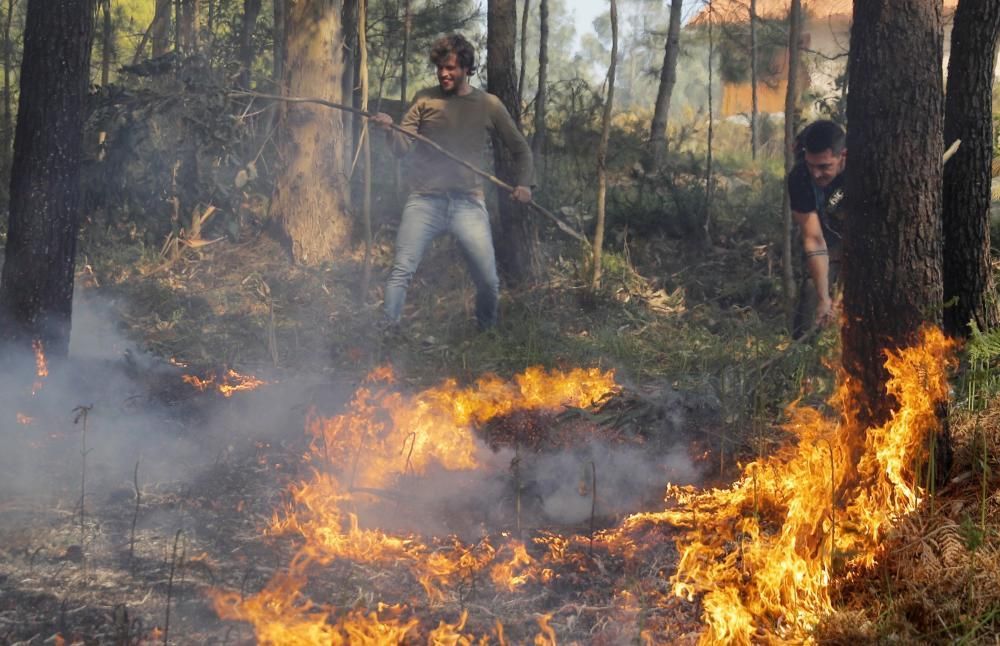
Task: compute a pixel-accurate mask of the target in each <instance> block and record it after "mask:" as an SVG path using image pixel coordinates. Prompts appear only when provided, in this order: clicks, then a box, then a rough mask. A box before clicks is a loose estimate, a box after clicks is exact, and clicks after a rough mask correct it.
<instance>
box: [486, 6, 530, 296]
mask: <svg viewBox="0 0 1000 646" xmlns="http://www.w3.org/2000/svg"><path fill="white" fill-rule="evenodd" d="M515 2H516V0H489V4H488V7H487V34H486V49H487V55H486V77H487V87H488V90H489V92H490V93H492V94H495V95H496V96H497V97H498V98H499V99H500V101H501V102H502V103H503V104H504V106H505V107H506V108H507V111H508V112H510V116H511V117H512V118H513V119H514V123H516V124H520V123H521V110H520V108H521V106H520V105H519V103H518V100H517V76H516V74H515V69H516V68H515V61H516V57H515V53H516V51H517V6H516V4H515ZM494 143H495V145H494V153H495V156H494V161H495V165H496V174H497V176H498V177H499V178H500V179H502V180H503V181H505V182H507V183H508V184H510V183H516V182H514V179H513V178H514V173H513V169H512V164H513V160H512V159H511V155H510V152H509V151H508V150H507V149H506V148H505V147H504V146H503V145H502V144H500V143H499V142H494ZM497 208H498V210H499V211H500V217H499V230H500V234H499V235H497V236H495V237H494V243H495V245H496V248H497V266H498V269H499V271H500V273H501V274H502V275H503V277H504V278H505V279H506V281H507V283H508V284H510V285H514V286H516V285H522V284H530V283H533V282H537V281H538V280H539V279H540V277H541V275H542V260H541V245H540V243H539V240H538V225H537V221H536V220H535V218H534V217H533V216H532V215H531V214H530V213H526V212H525V209H524V207H523V206H521V205H517V204H514V203H513V201H512V200H510V199H509V196H507V195H501V196H500V198H499V199H498V200H497Z"/></svg>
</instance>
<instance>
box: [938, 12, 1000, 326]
mask: <svg viewBox="0 0 1000 646" xmlns="http://www.w3.org/2000/svg"><path fill="white" fill-rule="evenodd" d="M998 38H1000V2H997V0H962V1H961V2H960V3H959V4H958V10H957V11H956V12H955V21H954V26H953V27H952V31H951V58H950V59H949V60H948V91H947V94H946V98H945V119H944V141H945V145H950V144H951V143H952V142H953V141H955V140H956V139H961V140H962V144H961V147H960V148H959V149H958V152H957V153H956V154H955V156H954V157H952V158H951V159H950V160H949V161H948V163H947V164H946V165H945V167H944V211H943V220H944V301H945V303H948V307H946V308H945V310H944V326H945V331H946V332H948V334H951V335H954V336H959V337H965V336H968V334H969V322H970V321H975V323H976V325H978V326H979V328H980V329H981V330H987V329H990V328H992V327H994V326H995V325H996V324H997V304H996V293H995V291H994V284H993V272H992V271H991V267H990V181H991V173H990V167H991V163H992V161H993V118H992V116H993V95H992V87H993V81H994V78H993V74H994V66H995V61H996V57H997V40H998Z"/></svg>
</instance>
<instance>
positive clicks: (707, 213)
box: [702, 0, 715, 247]
mask: <svg viewBox="0 0 1000 646" xmlns="http://www.w3.org/2000/svg"><path fill="white" fill-rule="evenodd" d="M714 23H715V14H714V13H713V11H712V0H708V141H707V143H706V147H707V148H708V150H707V152H706V154H705V208H704V213H703V214H702V216H703V218H704V224H703V226H702V228H703V231H702V233H703V238H702V243H703V244H704V245H705V247H710V246H712V232H711V224H712V144H713V142H712V139H713V137H714V135H715V111H714V109H713V106H712V97H713V92H714V91H713V88H712V83H714V74H713V73H712V72H713V68H712V66H713V65H714V64H715V62H714V58H715V35H714V33H713V29H712V27H713V24H714Z"/></svg>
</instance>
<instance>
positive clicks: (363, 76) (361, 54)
mask: <svg viewBox="0 0 1000 646" xmlns="http://www.w3.org/2000/svg"><path fill="white" fill-rule="evenodd" d="M367 29H368V2H367V1H366V0H358V73H359V76H360V78H359V79H358V81H359V85H360V87H361V109H362V110H364V111H365V112H367V111H368V37H367V34H366V31H367ZM362 124H363V125H362V126H361V128H362V134H361V146H362V148H361V163H362V166H361V173H362V175H361V224H362V229H363V231H364V236H365V257H364V264H363V266H362V272H361V287H360V289H359V290H358V292H359V298H358V300H359V301H360V302H361V303H364V302H365V300H366V299H367V298H368V287H369V286H370V285H371V282H372V242H373V241H372V137H371V131H370V130H369V128H368V122H367V121H364V120H363V121H362Z"/></svg>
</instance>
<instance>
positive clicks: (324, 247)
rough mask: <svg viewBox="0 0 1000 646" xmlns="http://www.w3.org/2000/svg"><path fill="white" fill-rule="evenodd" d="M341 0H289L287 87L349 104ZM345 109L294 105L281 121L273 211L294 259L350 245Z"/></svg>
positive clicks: (320, 257)
mask: <svg viewBox="0 0 1000 646" xmlns="http://www.w3.org/2000/svg"><path fill="white" fill-rule="evenodd" d="M342 9H343V4H342V2H341V0H302V1H298V2H294V3H290V4H288V5H286V7H285V10H286V21H285V25H284V30H283V31H284V34H285V56H286V58H285V61H284V65H283V69H284V76H283V78H282V86H283V89H284V91H285V92H286V93H287V94H288V95H289V96H322V97H325V98H327V99H329V100H331V101H334V102H336V103H340V102H343V98H342V96H341V94H342V86H341V82H342V77H343V52H342V51H341V50H342V47H343V25H342V24H341V11H342ZM345 134H346V133H345V132H344V126H343V122H342V121H341V117H340V112H339V111H337V110H330V109H327V108H324V107H321V106H315V105H310V104H286V106H285V111H284V114H283V115H282V119H281V122H280V126H279V143H278V146H279V154H280V157H281V165H282V168H281V172H280V174H279V176H278V177H277V180H276V181H275V187H274V196H273V199H272V201H271V215H272V217H273V218H274V219H275V221H276V222H278V224H279V226H280V227H281V229H282V232H283V233H284V236H285V241H286V242H287V244H288V246H289V252H290V254H291V257H292V259H293V261H294V262H298V263H303V264H310V265H315V264H318V263H321V262H325V261H329V260H333V259H334V258H335V257H336V254H337V253H338V252H340V251H342V250H343V249H344V248H345V247H346V246H347V244H348V241H349V236H350V228H351V227H350V221H349V219H348V217H347V212H346V208H345V202H346V196H347V192H348V190H349V189H348V182H347V171H348V168H347V165H346V163H345V160H344V157H343V150H344V149H343V146H342V142H343V140H344V136H345Z"/></svg>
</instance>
